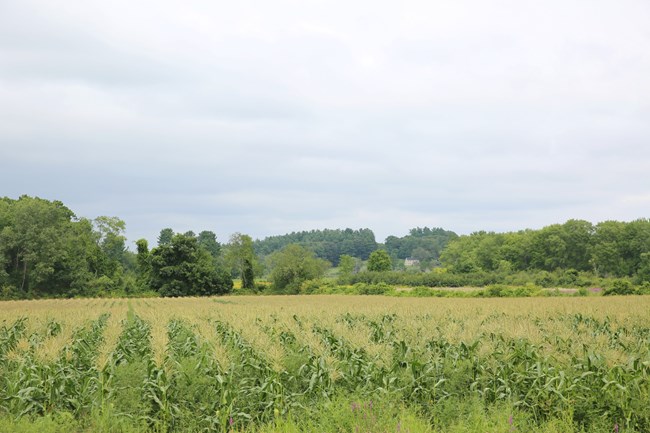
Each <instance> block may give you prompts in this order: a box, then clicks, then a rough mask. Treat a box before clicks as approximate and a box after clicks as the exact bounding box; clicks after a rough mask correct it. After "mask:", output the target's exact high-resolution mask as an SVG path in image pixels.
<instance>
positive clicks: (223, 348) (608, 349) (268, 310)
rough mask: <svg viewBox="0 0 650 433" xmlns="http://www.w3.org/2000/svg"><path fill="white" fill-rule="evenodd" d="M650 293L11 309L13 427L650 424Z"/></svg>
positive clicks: (2, 377) (2, 412)
mask: <svg viewBox="0 0 650 433" xmlns="http://www.w3.org/2000/svg"><path fill="white" fill-rule="evenodd" d="M649 405H650V297H647V296H630V297H610V298H605V297H587V298H534V299H530V298H516V299H430V298H427V299H422V298H416V299H413V298H387V297H378V296H377V297H368V296H365V297H364V296H265V297H245V296H238V297H221V298H179V299H161V298H152V299H130V300H127V299H79V300H42V301H10V302H3V303H0V431H66V432H71V431H88V432H91V431H92V432H96V431H113V432H115V431H124V432H126V431H157V432H185V431H189V432H193V431H196V432H199V431H206V432H207V431H221V432H230V431H268V432H271V431H321V432H322V431H332V432H336V431H350V432H355V433H356V432H379V431H382V432H383V431H385V432H397V433H399V432H405V431H410V432H416V431H440V432H442V431H444V432H474V431H476V432H479V431H480V432H486V431H489V432H512V431H527V432H529V431H538V432H570V431H576V432H578V431H585V432H611V431H619V432H647V431H650V409H648V407H649Z"/></svg>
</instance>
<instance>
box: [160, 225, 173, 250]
mask: <svg viewBox="0 0 650 433" xmlns="http://www.w3.org/2000/svg"><path fill="white" fill-rule="evenodd" d="M173 237H174V230H172V229H170V228H169V227H167V228H164V229H162V230H161V231H160V234H159V235H158V246H159V247H160V246H162V245H169V244H171V243H172V238H173Z"/></svg>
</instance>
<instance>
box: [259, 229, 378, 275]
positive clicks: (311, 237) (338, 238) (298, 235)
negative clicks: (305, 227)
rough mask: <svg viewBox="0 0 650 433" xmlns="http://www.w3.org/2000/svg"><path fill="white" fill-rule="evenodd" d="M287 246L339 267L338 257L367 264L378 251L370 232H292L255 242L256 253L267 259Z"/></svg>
mask: <svg viewBox="0 0 650 433" xmlns="http://www.w3.org/2000/svg"><path fill="white" fill-rule="evenodd" d="M290 244H298V245H301V246H303V247H305V248H307V249H309V250H310V251H312V252H313V253H314V254H315V255H316V257H318V258H321V259H323V260H327V261H328V262H330V263H332V264H333V265H334V266H336V265H338V260H339V257H341V255H343V254H347V255H350V256H353V257H358V258H360V259H362V260H367V259H368V257H369V256H370V253H372V252H373V251H374V250H376V249H377V242H375V234H374V233H373V232H372V230H370V229H360V230H352V229H349V228H348V229H345V230H329V229H325V230H312V231H309V232H306V231H305V232H293V233H290V234H286V235H282V236H270V237H267V238H265V239H262V240H257V241H255V252H256V253H257V254H258V255H260V256H268V255H270V254H272V253H274V252H276V251H279V250H281V249H283V248H284V247H286V246H287V245H290Z"/></svg>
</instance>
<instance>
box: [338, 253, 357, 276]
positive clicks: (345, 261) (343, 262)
mask: <svg viewBox="0 0 650 433" xmlns="http://www.w3.org/2000/svg"><path fill="white" fill-rule="evenodd" d="M355 267H356V260H355V258H354V257H352V256H349V255H347V254H342V255H341V257H339V272H340V273H341V275H342V276H349V275H351V274H352V273H353V272H354V269H355Z"/></svg>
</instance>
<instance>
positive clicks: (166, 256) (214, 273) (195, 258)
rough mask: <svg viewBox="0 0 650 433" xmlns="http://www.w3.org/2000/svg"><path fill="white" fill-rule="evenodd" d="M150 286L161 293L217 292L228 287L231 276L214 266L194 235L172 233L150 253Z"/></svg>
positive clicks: (203, 294)
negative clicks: (169, 240)
mask: <svg viewBox="0 0 650 433" xmlns="http://www.w3.org/2000/svg"><path fill="white" fill-rule="evenodd" d="M150 257H151V259H150V263H151V286H152V288H153V289H155V290H157V291H158V292H159V293H160V294H161V295H162V296H208V295H221V294H224V293H228V292H230V291H231V290H232V278H231V277H230V275H229V274H228V273H227V272H226V271H225V270H223V269H220V268H218V267H217V264H216V261H215V259H214V258H213V257H212V256H211V255H210V253H209V252H208V251H207V250H206V249H204V248H202V247H201V246H199V243H198V241H197V239H196V237H193V236H187V235H184V234H177V235H174V236H173V237H172V239H171V242H170V243H169V244H163V245H161V246H159V247H157V248H155V249H154V250H153V251H151V254H150Z"/></svg>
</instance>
